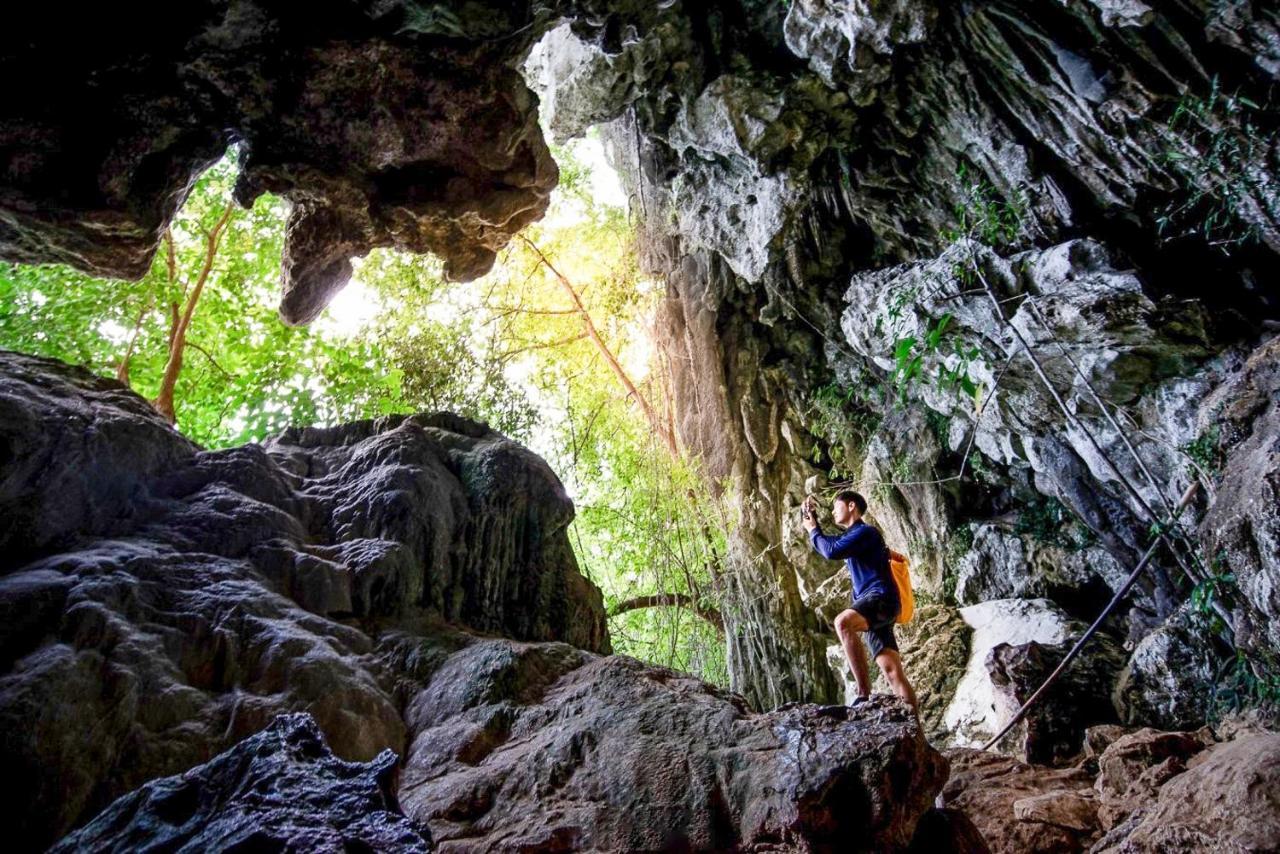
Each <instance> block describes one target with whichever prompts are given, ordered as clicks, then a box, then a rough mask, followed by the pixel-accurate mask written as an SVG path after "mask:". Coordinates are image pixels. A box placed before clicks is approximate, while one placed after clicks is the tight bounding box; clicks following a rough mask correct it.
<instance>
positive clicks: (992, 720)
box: [944, 599, 1072, 746]
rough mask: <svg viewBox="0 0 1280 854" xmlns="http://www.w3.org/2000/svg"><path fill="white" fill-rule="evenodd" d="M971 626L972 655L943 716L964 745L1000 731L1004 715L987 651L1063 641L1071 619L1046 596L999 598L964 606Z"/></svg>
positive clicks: (959, 741) (1069, 628) (1069, 634)
mask: <svg viewBox="0 0 1280 854" xmlns="http://www.w3.org/2000/svg"><path fill="white" fill-rule="evenodd" d="M960 616H961V617H963V618H964V621H965V622H966V623H968V624H969V626H970V627H972V629H973V637H972V640H971V641H970V645H969V659H968V664H967V665H966V666H965V669H964V675H963V676H961V678H960V682H959V684H958V685H957V686H956V690H955V695H954V698H953V699H952V701H951V703H950V705H948V706H947V710H946V713H945V715H944V721H945V723H946V726H947V729H948V730H950V731H951V732H952V733H953V737H954V738H955V740H956V743H958V744H960V745H962V746H968V745H976V744H981V743H982V742H984V741H986V740H987V739H988V738H990V737H991V736H993V735H995V734H996V731H997V730H999V729H1000V727H1001V726H1003V722H1004V720H1006V719H1007V718H1002V717H1001V715H1000V712H999V711H998V709H997V706H996V698H995V689H994V687H993V685H992V683H991V677H990V674H989V673H988V671H987V657H988V656H989V655H990V653H991V650H992V649H993V648H994V647H995V646H996V645H997V644H1002V643H1003V644H1010V645H1018V644H1025V643H1030V642H1031V641H1035V642H1037V643H1040V644H1059V643H1062V642H1064V641H1066V640H1067V639H1068V638H1069V637H1071V633H1072V623H1071V621H1070V619H1069V618H1068V617H1067V616H1066V614H1064V613H1063V612H1062V611H1061V610H1059V609H1058V608H1056V607H1054V606H1053V605H1052V604H1051V603H1050V602H1048V601H1046V600H1044V599H999V600H995V601H991V602H982V603H980V604H978V605H970V606H968V607H966V608H961V609H960Z"/></svg>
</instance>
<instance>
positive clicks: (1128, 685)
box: [1115, 607, 1215, 729]
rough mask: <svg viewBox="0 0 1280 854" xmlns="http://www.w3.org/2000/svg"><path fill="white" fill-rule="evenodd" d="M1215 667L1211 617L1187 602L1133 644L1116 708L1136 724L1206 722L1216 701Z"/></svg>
mask: <svg viewBox="0 0 1280 854" xmlns="http://www.w3.org/2000/svg"><path fill="white" fill-rule="evenodd" d="M1214 671H1215V667H1214V655H1213V640H1212V635H1211V634H1210V632H1209V631H1208V627H1207V625H1206V621H1205V619H1204V618H1203V617H1202V616H1200V615H1197V614H1196V613H1194V612H1193V611H1191V610H1190V608H1186V607H1184V608H1182V609H1180V610H1179V611H1178V612H1176V613H1175V614H1174V615H1173V616H1171V617H1169V619H1168V620H1166V621H1165V622H1164V624H1163V625H1161V626H1160V627H1159V628H1157V629H1156V630H1155V631H1153V632H1151V634H1149V635H1147V636H1146V637H1144V638H1143V639H1142V640H1141V641H1140V642H1139V643H1138V645H1137V647H1136V648H1135V649H1134V650H1133V654H1132V655H1130V656H1129V661H1128V663H1126V664H1125V666H1124V670H1123V671H1122V672H1121V673H1120V677H1119V681H1118V682H1117V683H1116V688H1115V703H1116V708H1117V709H1118V710H1119V711H1120V717H1121V719H1122V720H1123V721H1124V722H1125V723H1127V724H1130V725H1143V726H1154V727H1160V728H1162V729H1188V728H1194V727H1197V726H1200V725H1201V724H1203V723H1204V721H1205V718H1206V717H1207V716H1208V714H1209V711H1210V708H1211V704H1212V701H1213V690H1214Z"/></svg>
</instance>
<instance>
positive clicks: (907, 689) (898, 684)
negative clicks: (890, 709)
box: [876, 649, 920, 715]
mask: <svg viewBox="0 0 1280 854" xmlns="http://www.w3.org/2000/svg"><path fill="white" fill-rule="evenodd" d="M876 664H878V665H880V672H881V673H883V674H884V678H885V679H888V680H889V685H890V686H891V687H892V688H893V693H895V694H897V695H898V696H899V697H901V698H902V699H904V700H906V701H907V702H908V703H910V704H911V708H912V709H914V710H915V713H916V714H917V715H919V714H920V706H919V704H918V703H917V702H916V692H915V690H914V689H913V688H912V687H911V683H910V682H909V681H907V673H906V671H905V670H903V669H902V656H900V655H898V651H897V650H896V649H886V650H884V651H883V652H881V653H880V654H879V655H877V656H876Z"/></svg>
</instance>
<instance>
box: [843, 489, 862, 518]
mask: <svg viewBox="0 0 1280 854" xmlns="http://www.w3.org/2000/svg"><path fill="white" fill-rule="evenodd" d="M836 501H843V502H845V503H846V504H852V505H853V506H854V507H857V508H858V515H859V516H865V515H866V513H867V499H865V498H863V497H862V496H861V495H860V494H859V493H857V492H854V491H853V490H852V489H846V490H844V491H843V492H839V493H837V494H836Z"/></svg>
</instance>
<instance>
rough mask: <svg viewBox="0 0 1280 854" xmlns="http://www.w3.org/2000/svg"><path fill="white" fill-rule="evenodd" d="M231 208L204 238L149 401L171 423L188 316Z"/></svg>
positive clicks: (229, 204)
mask: <svg viewBox="0 0 1280 854" xmlns="http://www.w3.org/2000/svg"><path fill="white" fill-rule="evenodd" d="M234 209H235V202H230V201H229V202H227V209H226V210H225V211H223V212H222V217H221V218H220V219H219V220H218V224H217V225H215V226H214V227H213V231H211V232H209V234H208V236H207V237H206V238H205V253H204V265H203V266H202V267H201V268H200V275H199V277H198V278H197V279H196V283H195V286H194V287H193V288H192V289H191V294H190V295H189V296H188V297H187V307H186V310H185V311H184V312H183V313H182V316H181V317H179V318H176V322H175V323H174V324H173V328H172V329H170V331H169V361H168V362H167V363H165V366H164V376H163V377H162V378H161V380H160V391H159V393H158V394H157V395H156V399H155V400H154V401H152V405H153V406H155V408H156V410H157V411H158V412H159V413H160V414H161V415H163V416H164V417H165V420H167V421H168V422H169V423H170V424H174V423H176V422H177V420H178V419H177V416H176V414H175V413H174V410H173V390H174V388H175V387H176V386H177V384H178V375H179V374H180V373H181V372H182V351H183V350H185V349H186V346H187V329H188V328H190V326H191V317H192V316H193V315H194V314H195V311H196V303H197V302H199V301H200V294H201V293H203V292H204V286H205V282H207V281H208V280H209V272H210V271H211V270H212V269H213V260H214V258H215V257H216V256H217V254H218V244H219V243H220V242H221V241H222V232H223V229H224V228H226V225H227V222H228V221H229V220H230V219H231V212H232V211H233V210H234ZM175 307H176V306H175Z"/></svg>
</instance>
